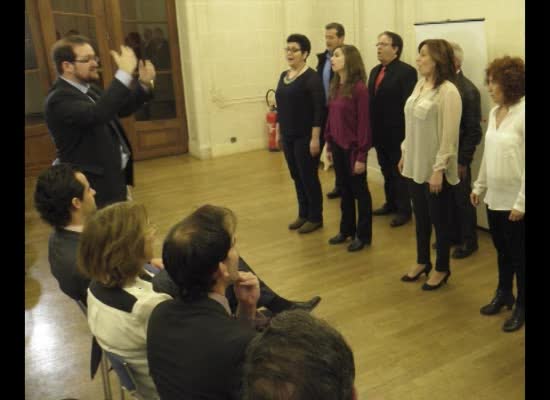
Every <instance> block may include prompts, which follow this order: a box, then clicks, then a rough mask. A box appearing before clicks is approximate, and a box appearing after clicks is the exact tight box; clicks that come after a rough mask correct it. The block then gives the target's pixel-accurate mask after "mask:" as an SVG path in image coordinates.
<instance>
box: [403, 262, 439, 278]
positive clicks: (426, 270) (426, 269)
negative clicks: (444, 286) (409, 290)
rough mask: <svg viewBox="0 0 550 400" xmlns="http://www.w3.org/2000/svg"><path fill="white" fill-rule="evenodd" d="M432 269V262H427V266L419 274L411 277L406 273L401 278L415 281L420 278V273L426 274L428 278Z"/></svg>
mask: <svg viewBox="0 0 550 400" xmlns="http://www.w3.org/2000/svg"><path fill="white" fill-rule="evenodd" d="M431 270H432V264H431V263H428V264H426V266H425V267H424V268H423V269H422V271H420V272H419V273H418V274H416V275H415V276H413V277H410V276H409V275H407V274H405V275H403V276H402V277H401V280H402V281H403V282H414V281H416V280H418V278H420V275H422V274H426V278H427V277H428V275H429V274H430V271H431Z"/></svg>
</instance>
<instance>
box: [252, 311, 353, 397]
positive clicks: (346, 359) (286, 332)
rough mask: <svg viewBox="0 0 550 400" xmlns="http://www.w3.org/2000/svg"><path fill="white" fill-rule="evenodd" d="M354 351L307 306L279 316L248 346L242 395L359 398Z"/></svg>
mask: <svg viewBox="0 0 550 400" xmlns="http://www.w3.org/2000/svg"><path fill="white" fill-rule="evenodd" d="M354 380H355V366H354V361H353V353H352V351H351V349H350V347H349V346H348V344H347V343H346V341H345V340H344V338H343V337H342V335H341V334H340V333H338V331H336V330H335V329H334V328H332V327H331V326H330V325H328V324H327V323H326V322H324V321H322V320H319V319H317V318H315V317H313V316H311V315H309V314H308V313H305V312H303V311H288V312H284V313H281V314H279V315H277V316H275V317H274V318H273V319H272V320H271V324H270V326H269V327H268V328H267V329H266V330H265V331H263V332H262V333H261V334H259V335H257V336H256V337H255V338H254V339H252V341H251V342H250V344H249V345H248V349H247V352H246V360H245V364H244V377H243V395H244V396H243V399H244V400H311V399H315V400H356V399H357V392H356V390H355V387H354Z"/></svg>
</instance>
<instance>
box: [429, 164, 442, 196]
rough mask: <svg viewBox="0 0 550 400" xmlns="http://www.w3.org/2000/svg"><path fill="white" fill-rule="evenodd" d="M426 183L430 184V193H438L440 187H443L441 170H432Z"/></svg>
mask: <svg viewBox="0 0 550 400" xmlns="http://www.w3.org/2000/svg"><path fill="white" fill-rule="evenodd" d="M428 183H429V185H430V193H433V194H438V193H439V192H441V188H442V187H443V171H441V170H440V171H434V173H433V174H432V176H431V178H430V180H429V182H428Z"/></svg>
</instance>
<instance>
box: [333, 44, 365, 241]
mask: <svg viewBox="0 0 550 400" xmlns="http://www.w3.org/2000/svg"><path fill="white" fill-rule="evenodd" d="M331 63H332V70H333V71H334V77H333V78H332V81H331V83H330V92H329V103H328V109H329V111H328V118H327V123H326V128H325V140H326V146H327V147H326V151H327V157H328V159H329V160H331V161H332V162H333V165H334V171H335V173H336V180H337V181H338V182H342V198H341V202H340V209H341V211H342V217H341V219H340V231H339V232H338V234H337V235H336V236H334V237H333V238H331V239H330V240H329V243H330V244H339V243H343V242H345V241H346V239H347V238H348V237H351V238H353V241H352V242H351V243H350V245H349V246H348V251H358V250H361V249H362V248H363V247H364V246H365V245H370V243H371V240H372V201H371V195H370V192H369V188H368V185H367V168H366V166H367V153H368V151H369V149H370V148H371V145H372V135H371V129H370V119H369V97H368V92H367V85H366V84H365V82H366V81H367V74H366V72H365V66H364V65H363V60H362V58H361V54H360V53H359V50H357V48H356V47H355V46H352V45H342V46H340V47H338V48H336V49H335V50H334V54H333V56H332V58H331ZM356 201H357V205H356ZM356 207H357V212H356ZM356 214H357V221H356Z"/></svg>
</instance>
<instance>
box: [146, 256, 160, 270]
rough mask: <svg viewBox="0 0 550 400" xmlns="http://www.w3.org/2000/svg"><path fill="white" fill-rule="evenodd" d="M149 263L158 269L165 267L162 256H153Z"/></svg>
mask: <svg viewBox="0 0 550 400" xmlns="http://www.w3.org/2000/svg"><path fill="white" fill-rule="evenodd" d="M149 264H151V265H152V266H153V267H155V268H158V269H164V263H163V262H162V258H159V257H157V258H151V261H149Z"/></svg>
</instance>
